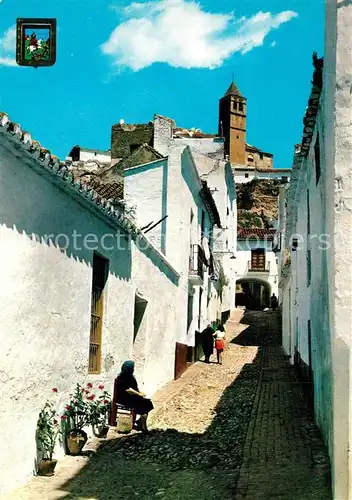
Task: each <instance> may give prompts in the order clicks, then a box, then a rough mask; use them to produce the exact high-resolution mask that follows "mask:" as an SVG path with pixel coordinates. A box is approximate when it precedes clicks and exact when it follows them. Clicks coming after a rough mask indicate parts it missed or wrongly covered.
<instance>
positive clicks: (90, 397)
mask: <svg viewBox="0 0 352 500" xmlns="http://www.w3.org/2000/svg"><path fill="white" fill-rule="evenodd" d="M94 398H95V394H91V395H90V396H88V397H87V399H89V401H93V399H94Z"/></svg>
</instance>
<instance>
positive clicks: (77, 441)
mask: <svg viewBox="0 0 352 500" xmlns="http://www.w3.org/2000/svg"><path fill="white" fill-rule="evenodd" d="M87 440H88V436H87V434H86V433H85V432H84V431H82V430H81V429H71V430H70V431H68V433H67V435H66V448H67V451H68V455H79V454H80V453H81V452H82V449H83V447H84V445H85V444H86V442H87Z"/></svg>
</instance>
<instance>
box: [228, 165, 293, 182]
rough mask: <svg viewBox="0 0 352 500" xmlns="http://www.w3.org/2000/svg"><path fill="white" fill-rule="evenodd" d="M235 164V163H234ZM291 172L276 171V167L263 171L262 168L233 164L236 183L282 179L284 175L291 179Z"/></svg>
mask: <svg viewBox="0 0 352 500" xmlns="http://www.w3.org/2000/svg"><path fill="white" fill-rule="evenodd" d="M232 166H233V165H232ZM290 174H291V172H290V171H288V172H275V168H273V169H272V170H271V171H267V172H261V171H260V170H255V169H251V168H248V169H244V168H238V169H237V168H236V167H234V166H233V175H234V178H235V182H236V184H243V183H245V182H250V181H252V180H253V179H277V180H282V178H283V177H286V178H287V179H288V180H289V179H290Z"/></svg>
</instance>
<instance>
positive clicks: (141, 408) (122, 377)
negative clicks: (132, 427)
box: [110, 361, 154, 432]
mask: <svg viewBox="0 0 352 500" xmlns="http://www.w3.org/2000/svg"><path fill="white" fill-rule="evenodd" d="M133 372H134V361H125V362H124V363H123V365H122V368H121V372H120V373H119V375H118V376H117V377H116V379H115V382H114V397H113V401H112V412H111V420H110V424H111V425H115V424H116V404H121V405H124V406H127V407H128V408H131V409H132V410H133V411H134V413H135V414H137V415H140V419H139V420H138V421H137V422H136V427H137V429H138V430H141V431H143V432H147V431H148V428H147V418H148V413H149V412H150V411H151V410H153V408H154V406H153V403H152V402H151V400H150V399H147V398H146V397H145V394H144V393H143V392H140V391H139V390H138V384H137V380H136V379H135V377H134V375H133Z"/></svg>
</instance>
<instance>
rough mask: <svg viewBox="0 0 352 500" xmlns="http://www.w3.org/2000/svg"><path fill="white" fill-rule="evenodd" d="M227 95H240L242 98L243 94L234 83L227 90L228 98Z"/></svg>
mask: <svg viewBox="0 0 352 500" xmlns="http://www.w3.org/2000/svg"><path fill="white" fill-rule="evenodd" d="M227 95H238V96H240V97H242V94H241V92H240V91H239V89H238V87H237V85H236V84H235V82H234V81H232V82H231V85H230V86H229V88H228V89H227V91H226V93H225V96H227Z"/></svg>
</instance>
